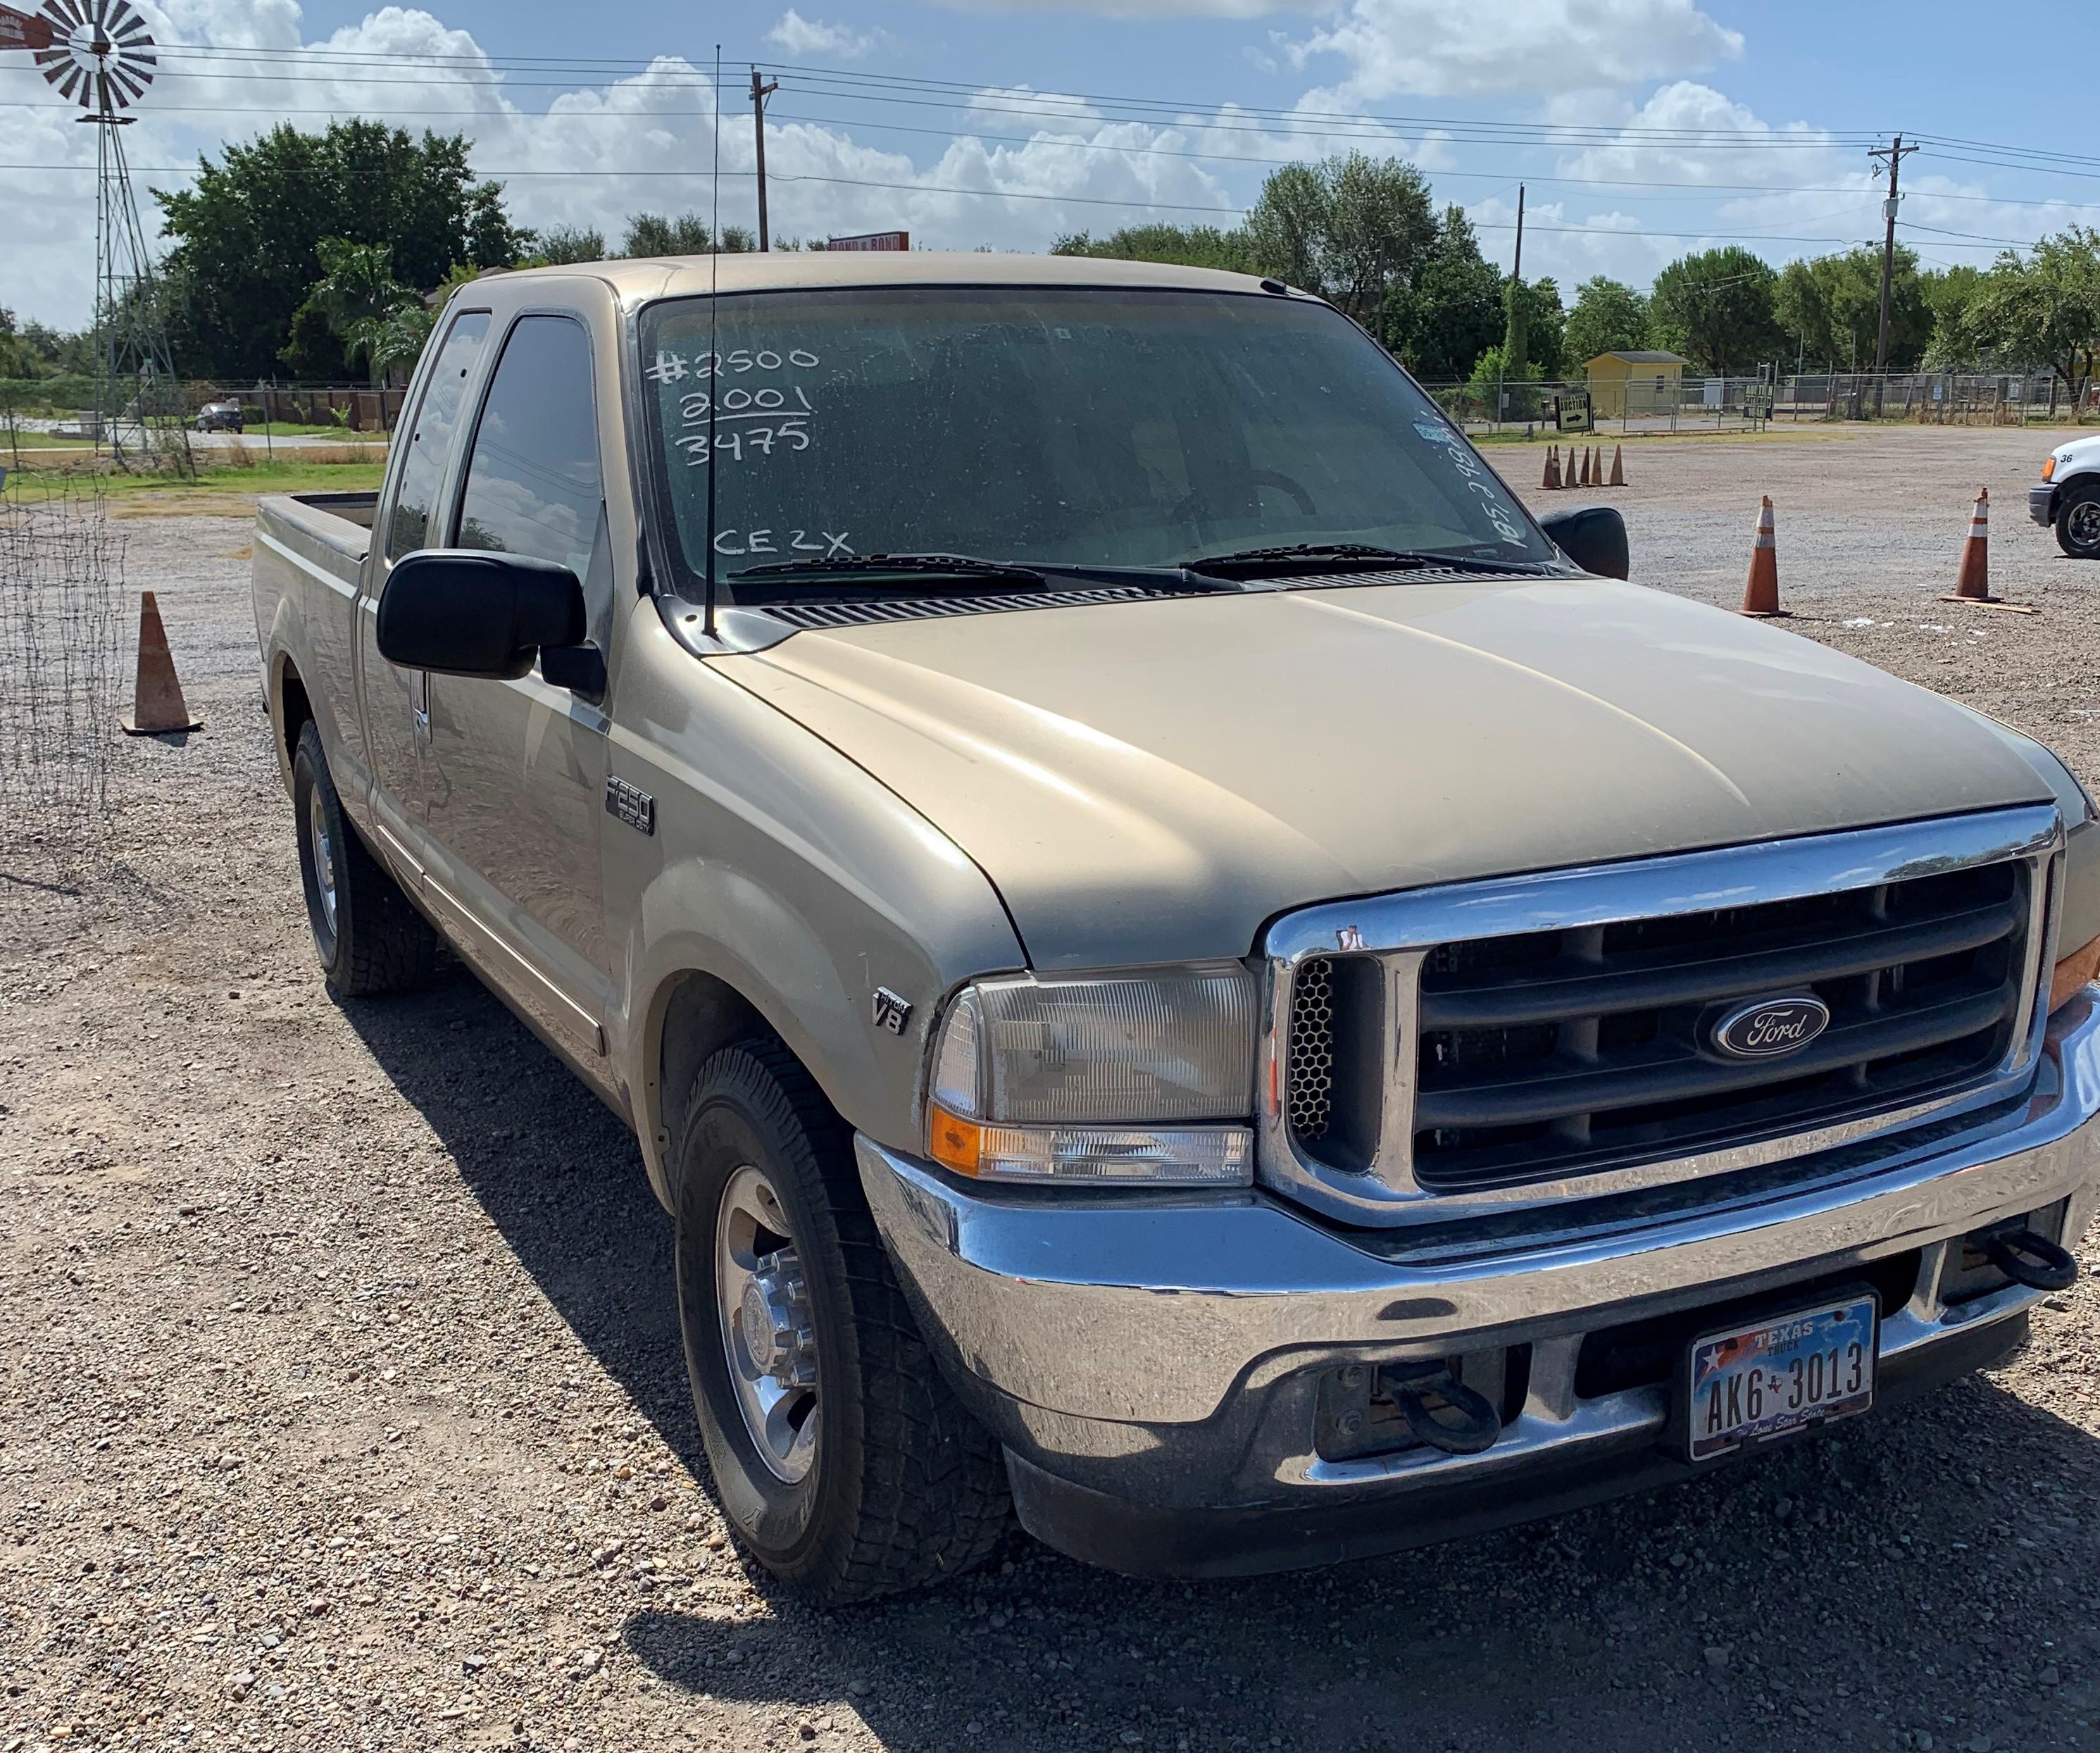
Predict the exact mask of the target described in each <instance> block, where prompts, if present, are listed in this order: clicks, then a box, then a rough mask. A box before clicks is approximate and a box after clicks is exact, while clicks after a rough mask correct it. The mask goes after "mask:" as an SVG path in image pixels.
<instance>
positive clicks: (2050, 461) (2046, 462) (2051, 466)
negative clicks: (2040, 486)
mask: <svg viewBox="0 0 2100 1753" xmlns="http://www.w3.org/2000/svg"><path fill="white" fill-rule="evenodd" d="M2041 478H2042V479H2044V480H2045V481H2053V480H2054V479H2056V458H2055V457H2044V458H2043V459H2042V465H2041Z"/></svg>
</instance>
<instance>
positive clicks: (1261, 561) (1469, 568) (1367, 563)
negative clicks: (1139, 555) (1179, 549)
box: [1181, 541, 1537, 578]
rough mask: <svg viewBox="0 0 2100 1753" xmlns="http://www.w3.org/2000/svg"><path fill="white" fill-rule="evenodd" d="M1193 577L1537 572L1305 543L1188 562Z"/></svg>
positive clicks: (1527, 565) (1524, 564) (1423, 552)
mask: <svg viewBox="0 0 2100 1753" xmlns="http://www.w3.org/2000/svg"><path fill="white" fill-rule="evenodd" d="M1181 564H1182V566H1183V567H1184V568H1185V570H1187V571H1189V572H1196V573H1199V574H1204V575H1207V576H1212V577H1217V578H1273V577H1280V576H1286V575H1288V574H1293V573H1295V574H1297V575H1299V576H1304V575H1305V574H1308V573H1311V572H1402V571H1407V572H1413V571H1417V570H1419V569H1422V568H1424V567H1449V568H1451V569H1453V570H1454V571H1460V572H1534V571H1536V570H1537V563H1536V562H1533V561H1528V560H1487V559H1480V557H1478V556H1477V555H1474V554H1440V553H1438V552H1437V551H1436V550H1435V549H1433V548H1378V547H1373V546H1371V545H1369V544H1367V543H1365V542H1360V541H1304V542H1298V543H1295V544H1294V545H1291V546H1290V547H1286V548H1241V549H1237V550H1233V552H1232V553H1229V554H1204V555H1202V556H1201V557H1200V558H1198V559H1193V560H1184V561H1183V562H1182V563H1181Z"/></svg>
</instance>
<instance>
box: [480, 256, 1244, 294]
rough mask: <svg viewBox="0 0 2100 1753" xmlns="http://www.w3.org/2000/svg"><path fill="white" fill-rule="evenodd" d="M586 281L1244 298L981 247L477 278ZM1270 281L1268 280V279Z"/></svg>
mask: <svg viewBox="0 0 2100 1753" xmlns="http://www.w3.org/2000/svg"><path fill="white" fill-rule="evenodd" d="M576 275H588V276H590V277H591V278H592V279H593V280H603V281H605V282H606V283H607V284H608V285H611V287H612V289H613V291H614V293H615V295H616V296H617V297H618V298H620V302H622V303H623V304H629V305H633V304H639V303H642V302H644V301H646V300H648V299H651V298H675V297H690V296H694V295H695V294H699V295H704V294H707V293H708V292H710V291H712V290H717V289H719V290H721V291H722V292H775V291H781V290H785V289H789V288H793V287H822V286H926V285H938V286H968V285H976V286H987V285H989V286H1110V287H1130V286H1150V287H1162V288H1180V289H1185V290H1189V291H1199V292H1237V293H1251V292H1257V291H1260V289H1261V287H1262V282H1261V281H1260V280H1258V279H1256V278H1255V276H1252V275H1251V274H1229V273H1225V272H1222V271H1220V270H1219V269H1216V268H1203V267H1180V266H1177V265H1176V264H1174V263H1164V262H1119V261H1111V260H1108V259H1105V258H1101V257H1097V256H1053V255H1002V254H992V253H990V251H984V250H968V251H964V250H954V251H951V250H934V249H912V250H897V251H882V250H872V249H788V250H774V251H770V252H768V253H767V254H763V255H761V254H757V253H756V252H744V253H740V254H733V255H721V256H651V257H646V258H638V259H636V260H633V261H618V262H576V263H565V264H563V265H562V266H560V267H537V268H520V269H516V270H514V271H511V272H502V273H497V274H493V275H488V276H483V280H482V281H481V282H480V284H482V285H487V283H488V282H489V281H490V280H494V281H496V283H497V284H499V285H503V286H505V287H506V288H507V287H510V286H512V285H518V284H519V283H522V282H527V281H532V280H545V279H554V278H561V277H573V276H576ZM1272 284H1273V283H1272Z"/></svg>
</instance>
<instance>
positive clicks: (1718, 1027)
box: [1707, 994, 1830, 1059]
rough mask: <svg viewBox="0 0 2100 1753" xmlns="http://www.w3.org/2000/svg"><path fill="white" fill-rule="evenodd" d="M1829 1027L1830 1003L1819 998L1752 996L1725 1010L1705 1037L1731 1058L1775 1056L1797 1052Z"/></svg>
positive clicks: (1797, 995) (1715, 1047) (1768, 1057)
mask: <svg viewBox="0 0 2100 1753" xmlns="http://www.w3.org/2000/svg"><path fill="white" fill-rule="evenodd" d="M1829 1027H1830V1007H1829V1005H1826V1004H1824V1002H1823V1000H1821V999H1820V998H1812V997H1810V996H1807V995H1805V994H1796V995H1793V996H1789V997H1786V998H1754V999H1752V1000H1750V1001H1749V1003H1748V1004H1746V1005H1736V1008H1735V1009H1733V1010H1730V1011H1727V1012H1724V1013H1723V1014H1722V1016H1721V1018H1720V1019H1719V1020H1718V1022H1715V1023H1714V1027H1713V1028H1712V1030H1711V1031H1710V1032H1709V1034H1708V1036H1707V1039H1708V1040H1710V1041H1711V1042H1712V1043H1713V1044H1714V1051H1715V1052H1716V1053H1725V1054H1726V1055H1727V1057H1728V1058H1731V1059H1776V1058H1779V1057H1780V1054H1782V1053H1798V1052H1799V1051H1800V1050H1801V1049H1802V1048H1804V1047H1806V1046H1807V1044H1809V1043H1810V1042H1811V1041H1812V1040H1815V1037H1816V1036H1817V1035H1820V1034H1821V1033H1822V1032H1823V1031H1824V1030H1825V1029H1827V1028H1829Z"/></svg>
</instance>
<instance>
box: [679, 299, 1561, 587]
mask: <svg viewBox="0 0 2100 1753" xmlns="http://www.w3.org/2000/svg"><path fill="white" fill-rule="evenodd" d="M715 302H716V310H715V311H714V313H713V320H714V321H715V322H716V324H717V330H716V333H714V335H713V336H712V346H711V345H710V334H709V322H710V313H709V311H708V301H707V300H706V299H704V298H686V299H677V300H668V301H666V302H662V303H659V304H656V305H654V306H651V307H650V308H649V309H648V310H647V311H645V312H644V313H643V317H642V331H641V341H642V357H643V359H644V360H645V361H646V364H645V366H644V370H643V376H644V379H645V384H644V389H645V393H646V395H647V396H648V398H649V399H650V400H651V407H650V410H649V415H650V418H651V421H652V422H653V423H654V427H655V437H656V439H657V445H656V448H657V455H658V466H659V467H660V469H661V470H663V474H664V480H665V484H666V486H667V488H668V493H667V496H666V502H667V503H668V510H669V514H670V516H671V519H672V520H673V524H674V526H675V528H674V531H673V534H674V535H675V538H676V541H675V546H676V549H677V551H678V553H679V554H680V555H681V556H682V559H683V560H684V562H685V564H686V567H687V568H688V569H689V570H690V572H691V573H692V574H694V575H695V576H704V573H705V572H706V549H707V530H708V504H707V500H708V465H709V461H710V459H711V456H712V461H713V463H714V465H715V494H716V506H715V524H714V528H715V538H714V546H715V553H716V555H717V560H716V576H717V579H733V578H734V577H735V575H736V574H737V573H738V572H741V571H743V570H745V569H746V568H749V567H757V566H762V565H771V566H777V565H779V564H780V563H783V562H793V561H802V562H812V561H817V560H821V559H844V558H845V557H847V556H849V555H867V554H926V553H937V554H970V555H974V556H977V558H979V559H988V560H995V561H1000V562H1008V563H1018V564H1023V565H1026V564H1029V563H1035V564H1043V565H1048V564H1063V565H1079V566H1113V567H1157V566H1172V565H1176V564H1180V563H1183V562H1186V561H1189V560H1193V559H1201V558H1203V557H1206V556H1209V555H1213V554H1222V553H1228V552H1232V551H1235V550H1243V549H1246V548H1248V547H1251V546H1256V545H1260V546H1283V545H1295V544H1300V543H1312V544H1319V543H1336V542H1353V543H1361V544H1365V545H1374V546H1377V547H1380V548H1389V549H1396V550H1409V551H1414V550H1424V551H1428V552H1432V553H1440V554H1450V555H1453V556H1454V557H1464V558H1467V559H1496V560H1508V561H1515V562H1520V563H1539V562H1543V561H1549V560H1551V559H1552V558H1553V550H1552V547H1551V545H1550V544H1549V543H1548V542H1547V541H1546V540H1545V538H1544V537H1543V536H1541V535H1540V534H1539V533H1538V532H1537V529H1536V528H1534V527H1533V524H1532V523H1531V521H1530V519H1529V518H1528V517H1526V516H1525V515H1524V513H1523V511H1522V510H1520V508H1519V506H1517V503H1516V501H1515V498H1514V497H1512V496H1511V494H1510V492H1508V491H1507V488H1504V487H1503V485H1502V483H1501V481H1500V480H1498V479H1497V478H1496V476H1495V475H1494V474H1493V471H1492V470H1489V469H1488V468H1487V467H1486V466H1485V465H1484V464H1483V463H1482V462H1481V461H1480V458H1479V457H1477V456H1476V455H1475V453H1473V450H1472V448H1471V446H1469V445H1467V444H1466V443H1464V441H1463V440H1462V439H1461V438H1460V437H1459V435H1458V433H1457V432H1456V431H1455V430H1454V428H1453V427H1452V426H1451V425H1450V423H1449V422H1448V421H1447V420H1445V417H1444V416H1443V414H1442V413H1440V411H1439V410H1438V408H1436V405H1435V404H1433V403H1432V402H1431V401H1430V400H1428V399H1427V397H1426V396H1424V395H1423V394H1422V392H1421V391H1419V390H1418V389H1416V388H1415V387H1414V385H1413V384H1412V383H1411V382H1410V381H1409V380H1408V378H1406V377H1405V374H1404V373H1401V371H1400V369H1398V368H1397V367H1396V366H1395V365H1394V364H1392V361H1391V360H1389V359H1387V357H1386V356H1385V355H1384V354H1383V352H1382V351H1380V350H1379V348H1378V347H1376V346H1375V345H1374V344H1373V342H1371V341H1370V339H1369V338H1367V337H1366V336H1365V335H1364V334H1363V333H1362V332H1361V330H1359V329H1357V327H1356V326H1355V325H1353V324H1352V323H1350V322H1349V321H1348V320H1347V319H1345V318H1344V317H1343V316H1340V315H1339V313H1337V312H1335V311H1332V310H1330V309H1329V308H1327V307H1325V306H1323V305H1319V304H1315V303H1312V302H1309V301H1307V300H1303V299H1295V298H1280V297H1277V296H1274V295H1270V294H1253V295H1241V294H1219V293H1203V292H1176V291H1163V292H1162V291H1147V290H1132V291H1125V290H1120V289H1095V288H1074V289H1065V288H1041V287H1017V288H1004V287H999V288H990V287H979V286H932V287H902V288H897V289H881V288H872V289H871V288H865V287H862V288H855V289H849V290H828V289H827V290H824V291H817V292H780V293H760V294H737V295H731V296H725V297H722V298H719V299H717V301H715ZM717 394H718V395H719V396H720V400H719V402H718V403H717V404H714V405H713V406H712V408H711V407H710V398H711V397H712V396H714V395H717ZM711 412H712V417H713V438H712V451H711V448H710V439H709V436H708V432H709V415H710V413H711ZM725 594H726V595H727V596H734V594H735V591H734V588H733V587H732V589H730V591H728V592H726V593H725Z"/></svg>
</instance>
